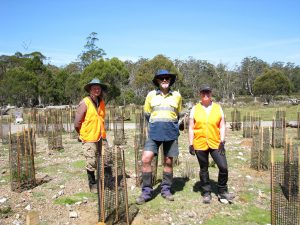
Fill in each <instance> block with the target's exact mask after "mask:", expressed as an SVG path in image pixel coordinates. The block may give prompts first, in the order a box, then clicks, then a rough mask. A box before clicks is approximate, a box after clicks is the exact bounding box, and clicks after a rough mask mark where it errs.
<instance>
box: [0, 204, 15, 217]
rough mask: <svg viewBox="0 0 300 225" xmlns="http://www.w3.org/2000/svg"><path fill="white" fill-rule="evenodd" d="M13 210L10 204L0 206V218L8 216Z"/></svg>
mask: <svg viewBox="0 0 300 225" xmlns="http://www.w3.org/2000/svg"><path fill="white" fill-rule="evenodd" d="M12 213H13V211H12V209H11V207H10V206H5V207H1V208H0V218H4V217H8V216H10V215H12Z"/></svg>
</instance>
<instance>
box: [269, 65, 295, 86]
mask: <svg viewBox="0 0 300 225" xmlns="http://www.w3.org/2000/svg"><path fill="white" fill-rule="evenodd" d="M271 68H272V69H277V70H280V71H282V72H283V74H284V75H286V76H287V77H288V78H289V80H290V81H291V83H292V85H293V91H294V92H299V91H300V67H299V66H296V65H295V64H294V63H290V62H287V63H283V62H273V63H272V64H271Z"/></svg>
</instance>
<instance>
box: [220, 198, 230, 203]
mask: <svg viewBox="0 0 300 225" xmlns="http://www.w3.org/2000/svg"><path fill="white" fill-rule="evenodd" d="M220 202H221V203H223V204H228V203H229V202H228V201H227V199H224V198H221V199H220Z"/></svg>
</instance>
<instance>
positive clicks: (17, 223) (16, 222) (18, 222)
mask: <svg viewBox="0 0 300 225" xmlns="http://www.w3.org/2000/svg"><path fill="white" fill-rule="evenodd" d="M12 224H13V225H21V224H22V222H21V221H19V220H14V221H13V222H12Z"/></svg>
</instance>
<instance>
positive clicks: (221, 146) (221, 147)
mask: <svg viewBox="0 0 300 225" xmlns="http://www.w3.org/2000/svg"><path fill="white" fill-rule="evenodd" d="M218 150H219V152H220V154H221V155H225V141H221V142H220V145H219V148H218Z"/></svg>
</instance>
